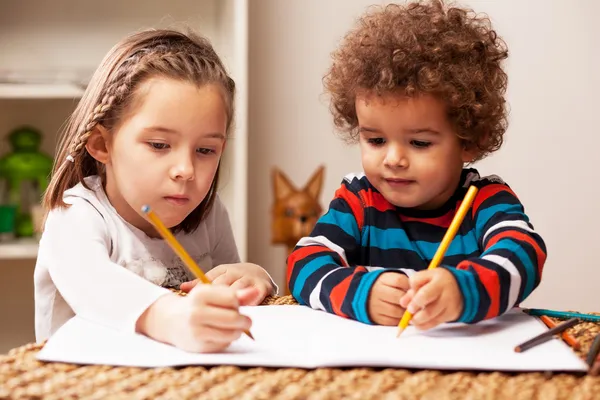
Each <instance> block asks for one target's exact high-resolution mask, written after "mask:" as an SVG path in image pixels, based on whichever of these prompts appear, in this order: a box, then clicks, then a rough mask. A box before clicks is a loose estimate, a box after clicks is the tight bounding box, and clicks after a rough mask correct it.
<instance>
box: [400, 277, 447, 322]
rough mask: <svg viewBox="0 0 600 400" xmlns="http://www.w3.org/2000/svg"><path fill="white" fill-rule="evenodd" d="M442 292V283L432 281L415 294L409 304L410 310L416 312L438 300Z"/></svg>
mask: <svg viewBox="0 0 600 400" xmlns="http://www.w3.org/2000/svg"><path fill="white" fill-rule="evenodd" d="M441 294H442V285H440V284H439V283H436V282H431V283H429V284H427V285H425V286H422V287H421V288H420V289H419V290H418V291H417V292H416V293H415V295H414V297H413V299H412V301H411V302H410V304H409V305H408V311H409V312H411V313H413V314H414V313H416V312H417V311H419V310H420V309H422V308H424V307H426V306H427V305H428V304H431V303H433V302H434V301H436V300H437V299H438V298H439V297H440V295H441Z"/></svg>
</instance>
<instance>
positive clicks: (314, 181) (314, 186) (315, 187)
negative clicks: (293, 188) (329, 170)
mask: <svg viewBox="0 0 600 400" xmlns="http://www.w3.org/2000/svg"><path fill="white" fill-rule="evenodd" d="M323 171H325V166H323V165H321V166H320V167H319V168H318V169H317V170H316V171H315V172H314V173H313V175H312V176H311V177H310V179H309V180H308V183H307V184H306V186H305V187H304V189H303V190H304V191H305V192H307V193H308V194H309V195H310V197H312V198H313V199H314V200H317V201H318V200H319V195H320V194H321V189H322V188H323Z"/></svg>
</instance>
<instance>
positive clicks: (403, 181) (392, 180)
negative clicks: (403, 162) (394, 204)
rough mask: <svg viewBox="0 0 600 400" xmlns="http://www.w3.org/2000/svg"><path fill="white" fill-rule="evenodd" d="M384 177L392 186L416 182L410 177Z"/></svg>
mask: <svg viewBox="0 0 600 400" xmlns="http://www.w3.org/2000/svg"><path fill="white" fill-rule="evenodd" d="M384 179H385V181H386V182H387V183H388V184H390V185H392V186H405V185H409V184H411V183H414V182H415V181H413V180H410V179H401V178H384Z"/></svg>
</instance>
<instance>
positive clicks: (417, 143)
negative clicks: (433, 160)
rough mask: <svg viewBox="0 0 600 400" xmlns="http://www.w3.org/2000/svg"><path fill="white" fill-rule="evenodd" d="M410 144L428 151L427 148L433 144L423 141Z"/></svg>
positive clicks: (413, 141) (414, 141)
mask: <svg viewBox="0 0 600 400" xmlns="http://www.w3.org/2000/svg"><path fill="white" fill-rule="evenodd" d="M410 144H412V145H413V146H415V147H417V148H419V149H426V148H427V147H429V146H431V142H425V141H423V140H412V141H411V142H410Z"/></svg>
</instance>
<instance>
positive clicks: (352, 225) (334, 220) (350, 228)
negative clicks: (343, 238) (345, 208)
mask: <svg viewBox="0 0 600 400" xmlns="http://www.w3.org/2000/svg"><path fill="white" fill-rule="evenodd" d="M318 223H320V224H331V225H336V226H339V227H340V228H342V230H343V231H344V232H346V233H347V234H348V235H350V236H352V237H353V238H355V239H357V240H358V237H359V235H360V233H359V231H358V224H357V223H356V219H355V218H354V215H352V214H350V213H345V212H341V211H338V210H335V209H333V208H330V209H329V211H327V214H325V215H323V216H322V217H321V218H319V221H318Z"/></svg>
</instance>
